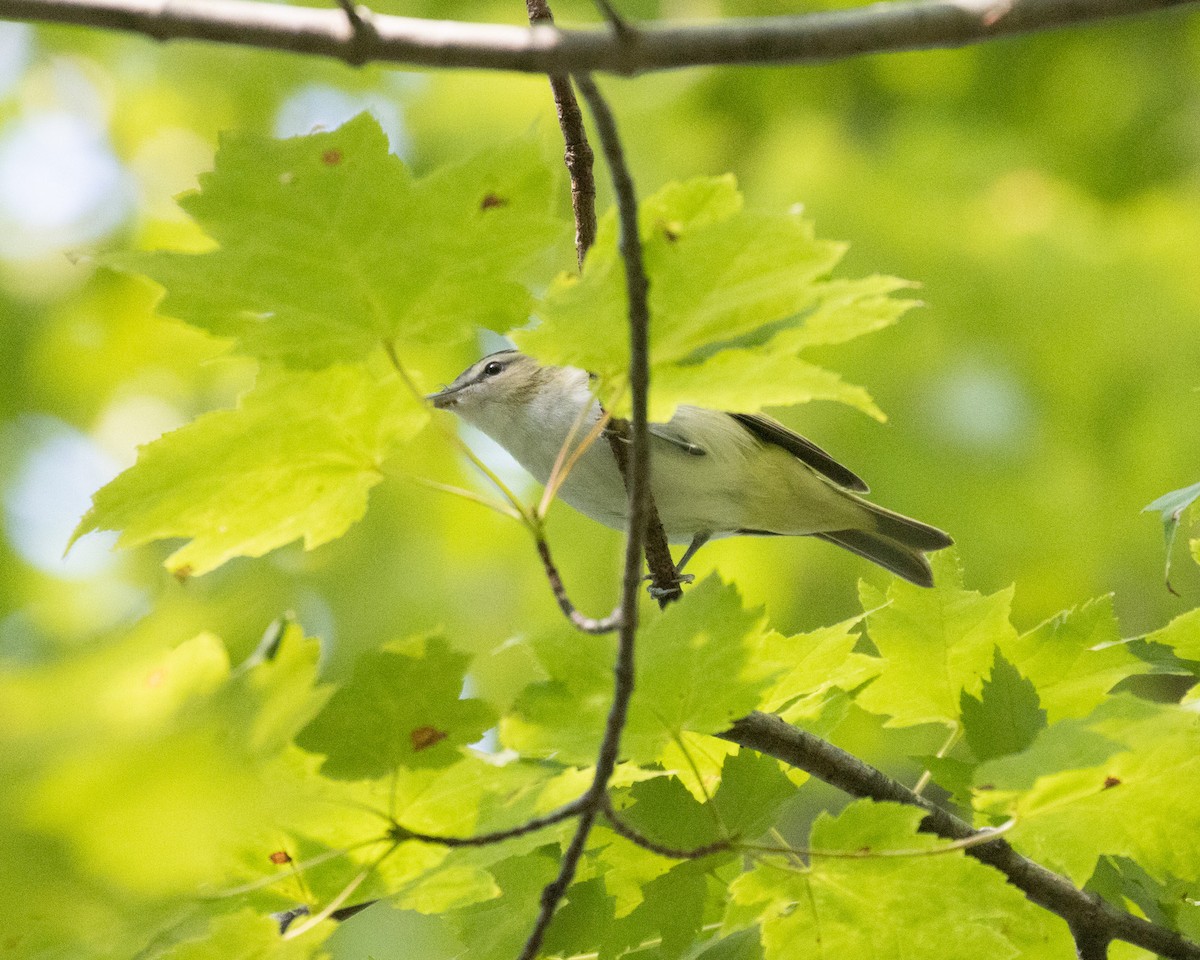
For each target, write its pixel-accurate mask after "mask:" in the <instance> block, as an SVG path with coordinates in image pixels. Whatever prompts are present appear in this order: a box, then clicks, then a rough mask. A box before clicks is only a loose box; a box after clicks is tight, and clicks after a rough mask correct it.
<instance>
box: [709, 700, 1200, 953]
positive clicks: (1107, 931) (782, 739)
mask: <svg viewBox="0 0 1200 960" xmlns="http://www.w3.org/2000/svg"><path fill="white" fill-rule="evenodd" d="M720 736H721V737H722V738H724V739H726V740H729V741H731V742H733V743H736V744H739V745H741V746H743V747H748V748H749V749H751V750H757V751H758V752H759V753H765V754H767V755H768V756H772V757H775V759H777V760H782V761H783V762H784V763H788V764H791V765H792V766H793V767H796V768H798V769H800V770H805V771H807V772H808V773H810V774H812V775H813V776H814V777H817V778H818V779H820V780H824V781H825V782H826V783H829V784H832V785H833V786H835V787H837V788H838V789H839V790H843V791H845V792H846V793H849V794H850V795H852V796H855V797H870V798H871V799H873V800H889V801H892V802H893V803H905V804H909V805H911V806H915V807H920V808H921V809H922V810H924V811H925V814H926V816H925V819H924V820H923V821H922V822H921V829H922V830H923V831H925V832H927V833H936V834H937V835H938V836H940V837H945V838H947V839H948V840H962V839H966V838H968V837H978V836H979V835H980V833H981V831H978V830H975V829H974V828H973V827H972V826H971V825H970V824H968V823H966V822H965V821H963V820H960V819H959V818H958V817H956V816H954V814H952V813H949V812H947V811H946V810H943V809H942V808H941V807H939V806H937V805H936V804H934V803H933V802H932V801H930V800H927V799H926V798H925V797H921V796H918V795H917V794H915V793H913V792H912V791H911V790H910V789H908V787H906V786H904V784H902V783H900V782H899V781H898V780H893V779H892V778H891V777H889V776H887V775H886V774H884V773H883V772H882V771H880V770H877V769H876V768H875V767H872V766H871V765H870V764H869V763H865V762H864V761H862V760H860V759H858V758H857V757H855V756H853V755H852V754H849V753H847V752H846V751H845V750H842V749H840V748H839V747H835V746H834V745H833V744H831V743H827V742H826V741H824V740H822V739H821V738H820V737H815V736H813V735H812V734H811V733H807V732H805V731H804V730H800V729H798V728H797V727H793V726H792V725H791V724H789V723H786V722H785V721H783V720H781V719H780V718H779V717H775V716H771V715H769V714H765V713H759V712H757V711H755V712H754V713H752V714H750V715H749V716H746V717H743V718H742V719H741V720H739V721H737V723H735V724H734V725H733V727H732V728H731V729H730V730H728V731H726V732H725V733H723V734H721V735H720ZM966 852H967V854H968V855H969V856H972V857H974V858H975V859H976V860H980V861H982V862H983V863H986V864H988V865H989V866H991V867H995V868H996V869H997V870H999V871H1000V872H1001V873H1003V874H1004V875H1005V876H1006V877H1007V878H1008V882H1009V883H1011V884H1012V885H1013V886H1014V887H1016V888H1017V889H1019V890H1021V891H1022V892H1023V893H1024V894H1025V896H1027V897H1028V898H1029V899H1030V900H1032V901H1033V902H1034V903H1036V904H1038V905H1039V906H1042V907H1045V908H1046V909H1047V910H1049V911H1050V912H1051V913H1055V914H1058V916H1060V917H1062V918H1063V919H1064V920H1066V922H1067V925H1068V926H1069V927H1070V928H1071V933H1072V935H1073V936H1074V937H1075V942H1076V945H1077V947H1078V949H1079V952H1080V956H1081V957H1085V958H1086V960H1095V958H1099V957H1102V956H1103V955H1104V954H1103V953H1100V952H1098V951H1099V944H1100V943H1101V942H1103V943H1105V944H1107V942H1108V941H1109V940H1123V941H1125V942H1126V943H1132V944H1134V945H1135V946H1139V947H1143V948H1145V949H1147V950H1149V951H1151V952H1152V953H1157V954H1159V955H1160V956H1163V957H1169V958H1171V960H1200V945H1197V944H1195V943H1193V942H1192V941H1190V940H1187V939H1185V938H1184V937H1182V936H1180V935H1179V934H1178V933H1176V932H1175V931H1173V930H1167V929H1165V928H1164V927H1160V926H1157V925H1155V924H1153V923H1151V922H1150V921H1148V920H1143V919H1141V918H1140V917H1135V916H1133V915H1132V914H1129V913H1126V912H1125V911H1123V910H1119V909H1117V908H1116V907H1114V906H1112V905H1111V904H1109V903H1107V902H1106V901H1104V900H1102V899H1101V898H1100V897H1098V896H1095V895H1093V894H1090V893H1086V892H1085V891H1083V890H1080V889H1079V888H1078V887H1076V886H1075V885H1074V884H1073V883H1071V881H1070V880H1068V879H1067V878H1066V877H1063V876H1060V875H1059V874H1057V873H1054V872H1053V871H1051V870H1047V869H1046V868H1045V867H1043V866H1042V865H1041V864H1038V863H1035V862H1034V861H1032V860H1029V859H1027V858H1026V857H1023V856H1021V855H1020V854H1019V853H1017V852H1016V851H1015V850H1014V849H1013V848H1012V846H1011V845H1010V844H1009V843H1008V841H1006V840H1003V839H1000V838H994V837H988V838H987V839H986V841H984V842H980V843H978V844H977V845H976V846H972V847H969V848H968V849H967V851H966ZM1089 951H1090V952H1089Z"/></svg>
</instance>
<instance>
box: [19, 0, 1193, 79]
mask: <svg viewBox="0 0 1200 960" xmlns="http://www.w3.org/2000/svg"><path fill="white" fill-rule="evenodd" d="M1195 3H1196V0H1016V2H1014V3H1012V4H1011V7H1009V6H1008V4H1007V3H1006V2H1004V0H997V2H995V3H992V2H985V0H975V2H972V0H911V2H893V3H876V4H871V5H869V6H863V7H856V8H851V9H847V10H836V11H822V12H819V13H808V14H792V15H784V16H777V17H757V18H746V19H729V20H722V21H719V22H716V23H698V24H687V25H672V24H667V23H660V24H647V23H642V24H639V25H638V29H637V38H638V42H637V43H636V44H629V43H626V42H623V40H622V38H621V37H620V36H618V35H617V34H616V33H615V31H612V30H609V29H607V28H604V29H588V30H560V29H558V28H557V27H551V26H547V25H539V26H537V27H517V26H512V25H508V24H498V23H497V24H493V23H462V22H451V21H446V20H421V19H415V18H411V17H394V16H385V15H383V14H375V15H374V16H373V17H372V27H373V31H372V34H371V35H369V36H365V37H364V36H363V35H361V34H359V35H356V34H355V32H354V30H353V28H352V27H351V26H350V24H349V23H348V22H347V20H346V16H345V14H344V13H343V12H342V11H341V10H324V9H319V8H310V7H296V6H289V5H285V4H282V3H266V2H262V0H0V19H6V20H26V21H31V22H39V23H66V24H75V25H78V26H86V27H93V28H98V29H105V30H121V31H126V32H131V33H140V34H144V35H146V36H149V37H153V38H154V39H156V40H176V39H181V40H205V41H210V42H215V43H228V44H234V45H237V46H243V47H258V48H260V49H268V50H287V51H290V52H292V53H302V54H310V55H315V56H326V57H333V58H335V59H338V60H344V61H347V62H351V63H357V62H366V61H381V62H388V63H402V64H408V65H410V66H425V67H458V68H470V69H479V70H512V71H518V72H522V73H544V74H564V73H579V72H583V71H605V72H614V73H623V74H636V73H647V72H650V71H654V70H672V69H678V68H680V67H695V66H709V65H716V64H784V63H796V64H798V63H825V62H828V61H831V60H840V59H844V58H846V57H857V56H863V55H864V54H873V53H886V52H897V51H905V50H929V49H935V48H946V47H961V46H966V45H967V44H973V43H983V42H986V41H989V40H993V39H996V38H998V37H1006V36H1016V35H1020V34H1026V33H1034V32H1037V31H1042V30H1052V29H1058V28H1062V27H1069V26H1076V25H1080V24H1085V23H1093V22H1097V21H1101V20H1108V19H1112V18H1114V17H1124V16H1133V15H1136V14H1145V13H1151V12H1157V11H1161V10H1166V9H1172V8H1176V7H1179V8H1187V7H1190V6H1194V5H1195Z"/></svg>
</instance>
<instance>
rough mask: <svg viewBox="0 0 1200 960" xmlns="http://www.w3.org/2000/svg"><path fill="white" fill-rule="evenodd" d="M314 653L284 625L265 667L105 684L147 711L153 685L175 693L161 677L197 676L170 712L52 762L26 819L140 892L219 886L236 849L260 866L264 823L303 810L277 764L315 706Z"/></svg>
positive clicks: (173, 681) (200, 666)
mask: <svg viewBox="0 0 1200 960" xmlns="http://www.w3.org/2000/svg"><path fill="white" fill-rule="evenodd" d="M185 646H188V647H190V649H191V650H192V651H195V650H197V649H198V648H197V646H196V644H191V645H185ZM317 653H318V647H317V644H316V642H315V641H312V640H305V639H304V638H303V635H302V633H301V631H300V630H299V629H298V628H296V627H291V628H289V629H288V632H287V633H286V635H285V636H284V638H283V640H282V642H281V644H280V646H279V649H278V651H277V653H276V656H275V657H274V658H273V659H270V660H267V661H263V662H260V663H259V664H257V665H255V666H253V667H252V668H250V669H246V670H240V671H238V672H236V673H228V672H227V673H226V675H225V676H224V677H222V678H221V682H220V683H217V684H215V685H214V684H213V683H212V673H211V666H210V664H209V663H208V661H207V658H197V657H195V656H194V655H188V656H186V657H184V656H176V657H171V658H168V659H166V660H165V661H164V662H163V663H162V665H161V666H158V667H154V668H152V669H150V670H148V671H147V672H146V673H145V674H144V675H143V685H142V689H141V691H135V690H134V689H132V688H131V687H130V686H129V685H128V684H126V683H125V682H124V681H125V678H124V677H115V678H114V681H115V683H116V684H118V685H119V689H121V690H122V691H123V692H124V693H125V695H126V696H129V697H140V698H142V699H144V700H146V701H149V702H154V701H157V700H158V696H157V689H158V687H159V685H160V684H170V685H171V686H173V687H174V688H175V689H176V690H180V689H181V688H183V687H185V686H186V681H184V680H183V679H182V678H169V677H168V676H167V672H168V671H201V672H202V673H203V675H204V678H203V680H202V681H201V682H200V683H197V684H195V685H192V686H191V693H190V695H187V696H183V697H179V696H178V695H176V696H173V697H172V698H171V699H172V700H173V701H174V702H173V703H172V704H171V709H169V710H167V709H164V707H163V706H162V705H161V703H160V704H159V705H155V706H153V707H152V708H151V709H148V710H135V711H134V713H135V715H137V716H138V717H139V718H138V719H137V720H136V721H134V722H130V723H128V724H126V725H123V727H121V728H117V729H115V730H113V731H111V732H110V735H109V736H108V737H107V738H106V739H104V740H94V741H84V742H82V743H80V745H79V746H78V747H77V748H76V749H74V750H72V751H70V752H65V753H63V754H61V755H60V756H59V758H58V762H57V764H56V766H55V767H54V768H53V769H50V770H48V771H46V773H45V776H44V778H43V779H42V781H41V782H40V783H39V784H38V785H37V786H36V788H34V789H33V790H32V791H31V793H30V795H29V796H28V798H27V803H28V804H29V810H28V813H27V816H28V817H29V818H30V820H31V821H32V822H35V823H37V824H39V825H40V826H41V827H42V829H43V830H45V831H47V832H48V833H49V834H50V835H53V836H56V837H58V838H59V839H60V840H61V841H62V842H63V843H66V844H68V845H69V846H70V847H71V849H72V850H73V851H74V853H75V855H76V856H77V857H79V858H81V859H82V860H83V861H84V862H85V863H87V864H88V865H89V867H90V868H91V869H92V870H94V871H95V872H96V873H97V874H98V875H101V876H105V877H108V878H109V879H110V880H111V882H113V883H116V884H119V885H121V886H123V887H126V888H128V889H130V890H133V891H137V892H140V893H142V894H147V895H149V894H159V895H161V894H166V893H169V892H175V891H184V890H187V891H194V890H195V889H196V888H197V887H199V886H205V887H208V888H209V889H216V888H219V886H220V885H221V884H222V883H223V882H224V881H225V880H226V877H227V875H228V873H229V871H230V870H231V869H232V867H233V866H234V864H235V863H236V861H237V859H238V856H239V855H240V853H241V852H242V851H243V850H245V849H247V848H253V847H258V848H259V849H260V851H261V856H262V858H263V859H262V861H261V862H263V863H264V864H265V863H266V856H267V854H268V853H269V852H270V850H271V849H274V848H273V847H270V846H269V845H270V844H272V843H278V834H277V833H275V832H274V831H272V830H270V828H271V825H272V824H273V823H275V822H276V821H277V818H278V817H280V816H281V815H283V813H284V812H285V811H288V810H295V809H296V808H298V807H302V806H303V805H304V804H305V803H306V802H307V800H306V798H305V795H304V794H305V788H303V787H301V786H300V785H299V784H298V783H297V782H296V781H295V780H294V779H293V778H292V777H290V776H289V775H288V774H287V771H286V770H285V768H284V767H283V766H281V765H280V759H281V756H282V751H283V750H284V748H285V746H286V743H287V741H288V740H290V739H291V737H292V736H293V735H294V734H295V732H296V730H298V729H299V728H300V727H302V726H303V725H304V724H305V723H307V722H308V720H309V719H310V718H311V717H312V716H313V714H314V713H315V712H316V711H317V709H319V707H320V705H321V703H322V702H323V700H324V699H325V693H324V692H323V691H320V690H319V689H317V688H316V686H315V678H316V666H317ZM105 692H106V691H103V690H97V691H95V692H94V694H93V695H94V696H97V697H103V696H104V694H105ZM269 834H274V837H275V838H274V839H269ZM259 845H261V847H260V846H259Z"/></svg>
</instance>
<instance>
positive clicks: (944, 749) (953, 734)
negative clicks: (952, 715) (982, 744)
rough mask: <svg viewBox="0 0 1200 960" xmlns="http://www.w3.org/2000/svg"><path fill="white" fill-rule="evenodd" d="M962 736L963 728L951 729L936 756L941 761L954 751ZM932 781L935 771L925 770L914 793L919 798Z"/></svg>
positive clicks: (957, 726) (959, 726) (955, 726)
mask: <svg viewBox="0 0 1200 960" xmlns="http://www.w3.org/2000/svg"><path fill="white" fill-rule="evenodd" d="M961 736H962V727H961V725H959V724H957V723H956V724H955V725H954V726H953V727H951V728H950V735H949V736H948V737H946V742H945V743H943V744H942V745H941V747H940V748H939V749H938V752H937V753H935V754H934V756H935V757H937V758H938V759H939V760H940V759H941V758H942V757H944V756H946V754H948V753H949V752H950V751H951V750H952V749H953V747H954V745H955V744H956V743H958V738H959V737H961ZM932 779H933V771H932V770H929V769H926V770H924V771H923V772H922V773H921V776H920V777H918V778H917V782H916V783H915V784H914V785H913V793H915V794H916V795H917V796H920V795H921V794H922V793H923V792H924V791H925V788H926V787H927V786H929V781H931V780H932Z"/></svg>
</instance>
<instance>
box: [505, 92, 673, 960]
mask: <svg viewBox="0 0 1200 960" xmlns="http://www.w3.org/2000/svg"><path fill="white" fill-rule="evenodd" d="M575 83H576V85H577V86H578V88H579V92H580V93H581V94H582V95H583V98H584V99H585V100H586V101H587V103H588V108H589V109H590V110H591V112H592V118H593V119H594V121H595V123H596V130H597V133H598V135H599V137H600V145H601V147H602V148H603V150H604V156H605V159H606V160H607V161H608V169H609V174H610V175H611V177H612V182H613V190H614V192H615V194H616V197H617V214H618V219H619V221H620V225H621V243H620V248H621V257H622V260H623V262H624V265H625V292H626V296H627V297H628V309H629V384H630V396H631V402H632V406H633V417H632V422H631V424H630V435H631V438H632V443H633V446H632V449H631V450H630V457H629V508H628V514H629V533H628V537H627V539H626V542H625V567H624V574H623V576H622V584H621V627H620V631H619V633H618V637H619V641H618V644H617V657H616V663H615V665H614V667H613V677H614V682H613V702H612V706H611V707H610V708H609V711H608V719H607V721H606V722H605V725H604V739H603V740H602V741H601V743H600V749H599V751H598V753H597V757H596V770H595V773H594V775H593V777H592V784H591V786H590V787H589V788H588V792H587V793H586V794H585V796H584V803H583V808H582V809H581V810H580V813H579V823H578V824H577V826H576V828H575V834H574V836H573V837H572V838H571V842H570V844H569V845H568V846H567V849H566V851H565V852H564V853H563V857H562V861H561V863H560V864H559V870H558V875H557V876H556V877H555V878H554V880H553V881H552V882H551V883H549V884H548V885H547V886H546V887H545V889H544V890H542V896H541V900H540V903H539V909H538V915H537V919H536V920H535V922H534V926H533V929H532V930H531V931H530V934H529V938H528V939H527V940H526V941H525V946H524V948H523V949H522V951H521V953H520V956H519V958H518V960H534V958H535V957H536V956H537V954H538V950H539V949H540V948H541V945H542V941H543V939H544V938H545V936H546V930H547V929H549V927H550V921H551V920H552V919H553V918H554V913H555V911H556V910H557V909H558V905H559V903H561V902H562V899H563V897H564V896H566V893H567V888H568V887H570V885H571V880H572V879H573V878H574V876H575V871H576V869H577V867H578V866H579V858H580V857H581V856H583V850H584V847H585V845H586V844H587V838H588V835H589V834H590V833H591V830H592V826H593V825H594V824H595V822H596V817H597V815H598V814H599V813H600V811H601V809H602V808H603V805H604V803H605V799H606V796H607V791H608V782H609V780H611V779H612V774H613V769H614V768H615V767H616V764H617V755H618V751H619V750H620V746H621V731H622V730H624V728H625V720H626V717H627V716H628V713H629V702H630V700H631V699H632V698H633V684H634V640H635V638H636V636H637V628H638V600H639V594H640V593H641V572H642V544H643V542H644V539H645V530H646V506H647V500H648V495H649V490H650V462H649V448H648V440H649V437H650V434H649V430H648V428H647V424H646V412H647V409H648V400H649V389H650V363H649V350H648V339H649V328H650V306H649V289H650V281H649V280H648V279H647V277H646V269H645V266H644V264H643V262H642V243H641V237H640V236H639V234H638V224H637V195H636V192H635V190H634V186H633V179H632V177H630V175H629V169H628V167H627V166H626V164H625V155H624V151H623V150H622V148H621V142H620V138H619V136H618V134H617V126H616V122H615V120H614V119H613V115H612V112H611V111H610V110H609V108H608V104H607V103H606V102H605V100H604V98H603V97H602V96H601V95H600V91H599V90H597V89H596V85H595V84H594V83H593V82H592V79H591V77H587V76H579V77H576V78H575Z"/></svg>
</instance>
